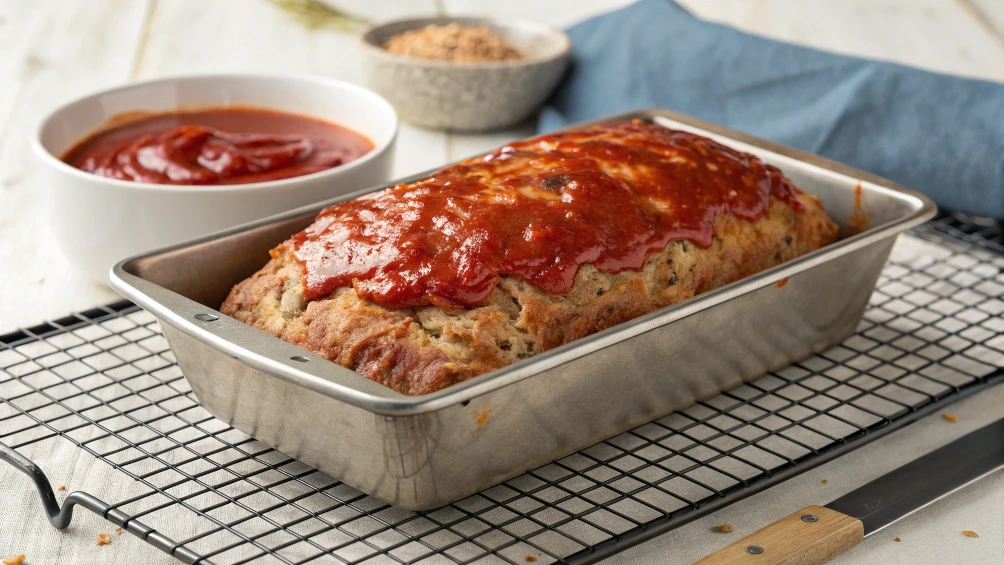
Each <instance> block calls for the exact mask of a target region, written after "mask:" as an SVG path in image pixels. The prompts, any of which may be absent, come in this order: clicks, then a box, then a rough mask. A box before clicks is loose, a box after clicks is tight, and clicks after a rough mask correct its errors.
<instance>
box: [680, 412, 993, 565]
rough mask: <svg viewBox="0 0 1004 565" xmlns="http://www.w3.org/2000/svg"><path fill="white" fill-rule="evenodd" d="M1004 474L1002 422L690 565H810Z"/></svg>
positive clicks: (960, 439) (779, 522)
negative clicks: (983, 480)
mask: <svg viewBox="0 0 1004 565" xmlns="http://www.w3.org/2000/svg"><path fill="white" fill-rule="evenodd" d="M1000 469H1004V420H998V421H996V422H994V423H993V424H990V425H989V426H985V427H983V428H980V429H978V430H976V431H974V432H971V433H969V434H967V435H965V436H963V437H961V438H959V439H957V440H955V441H953V442H951V443H949V444H948V445H945V446H944V447H941V448H939V449H937V450H935V451H932V452H931V453H928V454H927V455H925V456H923V457H921V458H919V459H916V460H914V461H911V462H910V463H907V464H906V465H903V466H902V467H900V468H898V469H896V470H894V471H891V472H889V473H887V474H885V475H883V476H881V477H879V478H877V479H875V480H874V481H872V482H870V483H868V484H866V485H864V486H862V487H861V488H859V489H857V490H854V491H851V492H849V493H847V494H845V495H844V496H841V497H840V498H838V499H836V500H834V501H833V502H831V503H829V504H827V505H825V506H809V507H807V508H803V509H802V510H799V511H798V512H795V513H794V514H792V515H790V516H788V517H786V518H782V519H780V520H778V521H777V522H774V523H773V524H771V525H769V526H767V527H765V528H762V529H760V530H757V531H756V532H753V533H752V534H750V535H748V536H746V537H744V538H743V539H741V540H739V541H737V542H735V543H733V544H731V545H729V546H727V547H725V548H724V549H721V550H719V551H716V552H715V553H712V554H711V555H709V556H707V557H705V558H704V559H701V560H700V561H697V562H696V563H695V564H694V565H781V564H784V565H814V564H816V563H824V562H826V561H828V560H830V559H832V558H833V557H835V556H837V555H838V554H840V553H843V552H844V551H846V550H848V549H850V548H852V547H854V546H855V545H857V544H858V542H860V541H861V540H862V539H864V538H865V537H866V536H870V535H872V534H874V533H876V532H878V531H881V530H882V529H883V528H885V527H887V526H889V525H890V524H893V523H894V522H896V521H897V520H900V519H902V518H904V517H905V516H908V515H910V514H912V513H914V512H916V511H917V510H920V509H921V508H923V507H925V506H927V505H928V504H931V503H933V502H935V501H936V500H939V499H941V498H943V497H945V496H948V495H949V494H951V493H953V492H955V491H957V490H959V489H961V488H963V487H965V486H966V485H969V484H971V483H974V482H976V481H978V480H980V479H981V478H983V477H985V476H987V475H989V474H990V473H993V472H994V471H999V470H1000Z"/></svg>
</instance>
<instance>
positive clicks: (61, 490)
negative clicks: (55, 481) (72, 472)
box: [56, 485, 66, 492]
mask: <svg viewBox="0 0 1004 565" xmlns="http://www.w3.org/2000/svg"><path fill="white" fill-rule="evenodd" d="M56 490H58V491H59V492H63V491H64V490H66V485H59V486H58V487H56Z"/></svg>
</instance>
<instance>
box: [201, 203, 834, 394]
mask: <svg viewBox="0 0 1004 565" xmlns="http://www.w3.org/2000/svg"><path fill="white" fill-rule="evenodd" d="M797 197H798V199H799V201H800V202H802V204H803V205H804V209H803V210H801V211H799V212H796V211H795V210H794V209H793V208H792V206H790V205H789V204H787V203H785V202H782V201H781V200H779V199H777V198H774V197H773V196H772V197H771V198H770V201H769V204H768V207H767V210H766V213H765V214H764V215H763V216H762V217H761V218H760V219H759V220H757V221H755V222H750V221H746V220H743V219H739V218H737V217H735V216H733V215H731V214H722V215H719V216H718V217H717V218H716V220H715V224H714V233H715V237H714V240H713V243H712V245H711V246H710V247H708V248H701V247H699V246H697V245H695V244H693V243H690V242H687V241H682V240H679V241H673V242H671V243H669V244H668V245H667V246H666V247H665V249H663V250H662V251H658V252H651V253H649V254H648V255H647V257H646V261H645V264H644V267H643V268H642V269H641V270H639V271H625V272H621V273H617V274H611V273H607V272H602V271H599V270H597V269H596V268H594V267H593V266H591V265H588V264H587V265H583V266H582V267H581V268H580V270H579V272H578V274H577V275H576V278H575V285H574V287H573V288H572V290H571V291H570V292H568V293H567V294H562V295H555V294H549V293H547V292H544V291H542V290H540V289H539V288H536V287H534V286H532V285H530V284H528V283H526V282H525V281H524V280H523V279H521V278H519V277H515V276H504V275H503V276H502V277H501V278H500V280H499V283H498V285H497V287H496V288H495V289H494V290H493V291H491V293H490V294H489V296H488V299H487V300H486V301H485V303H484V304H482V305H479V306H475V307H470V308H461V309H456V310H447V309H442V308H439V307H436V306H422V307H418V308H408V309H397V310H391V309H387V308H384V307H381V306H379V305H377V304H376V303H374V302H370V301H368V300H363V299H361V298H359V297H358V296H357V295H356V292H355V290H353V289H352V288H351V287H345V288H338V289H337V290H335V291H334V292H333V293H331V294H330V295H329V296H327V297H326V298H324V299H319V300H311V301H308V300H306V299H305V298H304V296H303V286H302V279H303V267H302V266H301V265H300V263H298V262H297V261H296V259H295V258H294V257H293V256H292V252H291V251H290V250H289V249H288V247H287V246H280V247H279V248H278V249H277V250H276V252H274V258H273V259H272V260H271V261H269V262H268V264H267V265H265V267H263V268H262V269H261V270H260V271H258V272H257V273H256V274H254V275H253V276H252V277H250V278H248V279H247V280H245V281H243V282H241V283H239V284H238V285H237V286H235V287H234V288H233V290H232V291H231V293H230V295H229V296H228V297H227V299H226V301H225V302H224V304H223V306H222V307H221V311H222V312H223V313H224V314H227V315H230V316H233V317H234V318H236V319H238V320H240V321H242V322H244V323H247V324H250V325H252V326H254V327H256V328H259V329H261V330H263V331H266V332H268V333H270V334H272V335H274V336H276V337H279V338H281V339H283V340H286V341H288V342H290V343H293V344H296V345H299V346H301V347H303V348H305V349H308V350H310V351H311V352H313V353H315V354H317V355H319V356H322V357H325V358H327V359H330V360H332V361H334V362H336V363H339V364H340V365H342V366H344V367H347V368H349V369H352V370H354V371H356V372H358V373H360V374H362V375H364V376H366V377H369V378H370V379H373V380H375V381H377V382H379V383H382V384H384V385H386V386H388V387H391V388H393V389H394V390H397V391H399V392H402V393H404V394H410V395H419V394H426V393H430V392H434V391H437V390H440V389H442V388H444V387H447V386H450V385H452V384H455V383H457V382H460V381H463V380H466V379H469V378H471V377H473V376H476V375H479V374H482V373H485V372H488V371H492V370H494V369H498V368H500V367H504V366H506V365H509V364H511V363H515V362H517V361H519V360H520V359H525V358H527V357H530V356H532V355H535V354H537V353H540V352H543V351H547V350H548V349H552V348H555V347H558V346H560V345H562V344H565V343H568V342H570V341H573V340H575V339H578V338H581V337H584V336H587V335H590V334H593V333H595V332H598V331H600V330H603V329H606V328H609V327H611V326H614V325H616V324H619V323H621V322H625V321H627V320H631V319H632V318H636V317H638V316H641V315H643V314H646V313H648V312H652V311H654V310H657V309H659V308H663V307H665V306H668V305H671V304H675V303H677V302H680V301H682V300H686V299H688V298H690V297H692V296H694V295H696V294H700V293H702V292H705V291H707V290H710V289H713V288H716V287H719V286H722V285H725V284H728V283H730V282H733V281H736V280H738V279H741V278H743V277H746V276H749V275H752V274H754V273H757V272H759V271H762V270H764V269H767V268H770V267H773V266H775V265H777V264H779V263H782V262H784V261H788V260H790V259H793V258H795V257H798V256H799V255H802V254H805V253H808V252H810V251H813V250H815V249H818V248H820V247H822V246H824V245H826V244H828V243H831V242H832V241H834V240H835V239H836V237H837V227H836V225H835V224H834V223H833V222H832V221H831V220H830V219H829V218H828V217H827V215H826V213H825V211H824V209H823V206H822V204H821V203H820V202H819V200H818V199H816V198H815V197H812V196H808V195H806V194H804V193H801V192H798V195H797Z"/></svg>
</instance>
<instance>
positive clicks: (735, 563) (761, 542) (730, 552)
mask: <svg viewBox="0 0 1004 565" xmlns="http://www.w3.org/2000/svg"><path fill="white" fill-rule="evenodd" d="M864 537H865V528H864V525H863V524H862V523H861V520H858V519H857V518H852V517H850V516H847V515H846V514H841V513H840V512H837V511H836V510H830V509H829V508H824V507H822V506H809V507H808V508H804V509H802V510H799V511H798V512H795V513H794V514H792V515H791V516H788V517H786V518H781V519H780V520H778V521H777V522H774V523H773V524H771V525H769V526H767V527H766V528H762V529H760V530H757V531H755V532H753V533H752V534H750V535H748V536H746V537H744V538H743V539H741V540H739V541H737V542H735V543H733V544H731V545H729V546H727V547H725V548H723V549H721V550H719V551H716V552H715V553H712V554H711V555H709V556H707V557H705V558H704V559H701V560H700V561H698V562H697V563H695V564H694V565H815V564H817V563H825V562H826V561H829V560H830V559H832V558H833V557H835V556H836V555H838V554H840V553H843V552H844V551H847V550H848V549H850V548H852V547H854V546H855V545H857V544H858V542H859V541H861V540H862V539H864Z"/></svg>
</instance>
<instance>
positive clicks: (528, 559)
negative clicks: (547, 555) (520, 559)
mask: <svg viewBox="0 0 1004 565" xmlns="http://www.w3.org/2000/svg"><path fill="white" fill-rule="evenodd" d="M526 560H527V561H529V562H531V563H532V562H534V561H536V560H537V558H536V557H534V556H532V555H527V556H526Z"/></svg>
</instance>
